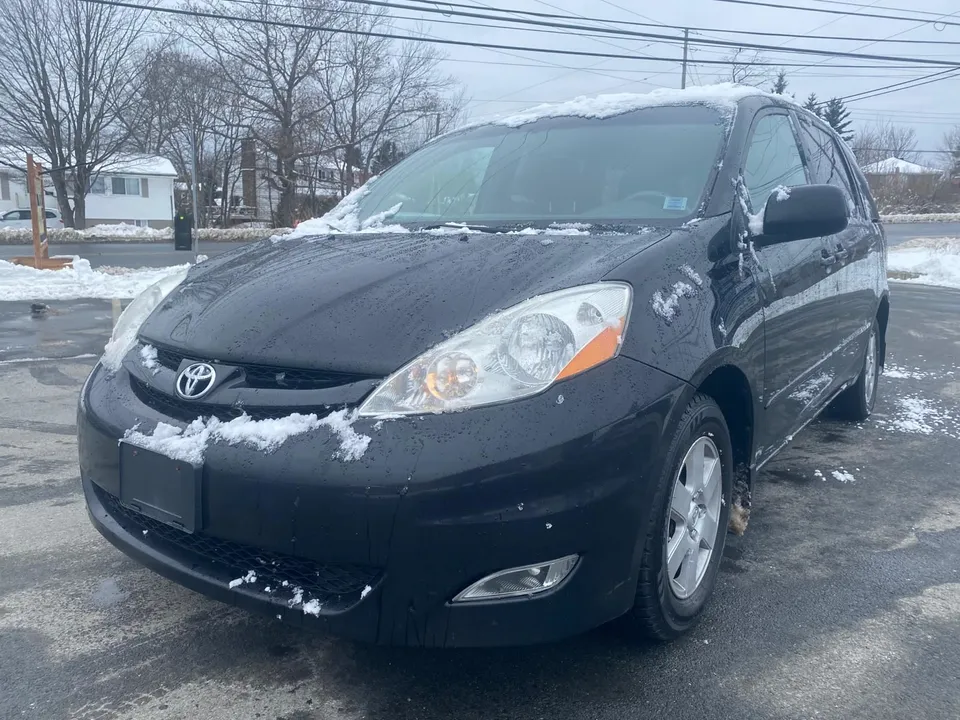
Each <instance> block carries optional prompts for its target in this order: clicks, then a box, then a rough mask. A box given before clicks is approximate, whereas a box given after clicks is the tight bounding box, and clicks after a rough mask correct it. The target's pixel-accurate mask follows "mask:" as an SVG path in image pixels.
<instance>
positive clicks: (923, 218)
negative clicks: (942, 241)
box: [880, 213, 960, 225]
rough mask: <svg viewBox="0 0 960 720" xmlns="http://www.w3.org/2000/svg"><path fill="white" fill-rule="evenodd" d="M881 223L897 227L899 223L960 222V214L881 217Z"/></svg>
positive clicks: (899, 214)
mask: <svg viewBox="0 0 960 720" xmlns="http://www.w3.org/2000/svg"><path fill="white" fill-rule="evenodd" d="M880 222H883V223H888V224H891V225H895V224H898V223H927V222H929V223H933V222H960V213H921V214H912V213H898V214H894V215H881V216H880Z"/></svg>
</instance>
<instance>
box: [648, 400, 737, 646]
mask: <svg viewBox="0 0 960 720" xmlns="http://www.w3.org/2000/svg"><path fill="white" fill-rule="evenodd" d="M732 486H733V462H732V450H731V445H730V433H729V431H728V430H727V424H726V421H725V420H724V417H723V413H722V412H721V410H720V407H719V406H718V405H717V404H716V402H714V401H713V400H712V399H711V398H709V397H707V396H705V395H697V396H696V397H694V398H693V400H692V401H691V402H690V405H689V406H688V407H687V409H686V411H685V412H684V414H683V417H682V418H681V419H680V422H679V423H678V426H677V429H676V431H675V433H674V436H673V439H672V441H671V443H670V446H669V449H668V451H667V459H666V462H665V463H664V468H663V471H662V474H661V478H660V483H659V486H658V491H657V494H656V497H655V499H654V503H655V507H656V510H655V511H654V512H653V513H652V518H651V520H650V524H649V527H648V528H647V536H646V542H645V548H644V552H643V559H642V562H641V568H640V578H639V582H638V583H637V594H636V599H635V603H634V608H633V611H632V617H631V619H632V621H633V622H634V624H635V625H636V626H637V629H638V630H639V631H640V632H641V633H642V634H644V635H645V636H647V637H650V638H654V639H658V640H670V639H673V638H675V637H678V636H679V635H681V634H682V633H684V632H686V631H687V630H689V629H690V628H691V627H693V626H694V624H695V623H696V622H697V620H698V618H699V615H700V613H701V611H702V610H703V608H704V606H705V605H706V603H707V600H708V599H709V597H710V595H711V594H712V592H713V588H714V585H715V584H716V578H717V571H718V568H719V565H720V557H721V555H722V554H723V546H724V541H725V540H726V530H727V522H728V519H729V512H730V495H731V492H732Z"/></svg>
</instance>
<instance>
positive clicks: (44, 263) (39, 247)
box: [11, 153, 72, 270]
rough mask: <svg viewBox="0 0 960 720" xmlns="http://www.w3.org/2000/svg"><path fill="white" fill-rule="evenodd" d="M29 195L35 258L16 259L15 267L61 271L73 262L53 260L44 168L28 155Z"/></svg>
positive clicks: (13, 260)
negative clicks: (49, 236) (48, 230)
mask: <svg viewBox="0 0 960 720" xmlns="http://www.w3.org/2000/svg"><path fill="white" fill-rule="evenodd" d="M27 194H28V195H29V196H30V225H31V228H32V229H33V257H32V258H30V257H15V258H12V259H11V262H12V263H14V264H15V265H30V266H32V267H35V268H37V269H38V270H59V269H60V268H63V267H68V266H69V265H70V264H71V262H72V261H70V260H61V259H59V258H51V257H50V251H49V249H48V245H47V207H46V202H45V200H44V194H43V166H42V165H41V164H40V163H38V162H35V161H34V159H33V155H30V154H29V153H28V154H27Z"/></svg>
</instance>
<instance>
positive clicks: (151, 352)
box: [140, 345, 160, 375]
mask: <svg viewBox="0 0 960 720" xmlns="http://www.w3.org/2000/svg"><path fill="white" fill-rule="evenodd" d="M140 362H141V363H143V366H144V367H145V368H146V369H147V370H149V371H150V372H152V373H153V374H154V375H156V374H157V373H158V372H160V362H159V361H158V360H157V349H156V348H155V347H154V346H153V345H144V346H143V347H142V348H140Z"/></svg>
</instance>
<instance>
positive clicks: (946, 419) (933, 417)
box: [876, 395, 960, 439]
mask: <svg viewBox="0 0 960 720" xmlns="http://www.w3.org/2000/svg"><path fill="white" fill-rule="evenodd" d="M896 403H897V409H896V412H894V413H892V414H891V415H890V416H886V417H882V416H877V418H876V422H877V424H878V425H879V426H880V427H882V428H885V429H887V430H895V431H897V432H904V433H910V434H913V435H933V434H934V433H939V434H941V435H946V436H947V437H951V438H956V439H960V418H957V417H955V416H954V415H953V414H952V412H950V411H949V410H945V409H943V408H942V407H941V406H940V404H939V402H938V401H935V400H929V399H927V398H922V397H919V396H917V395H906V396H903V397H898V398H897V400H896Z"/></svg>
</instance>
